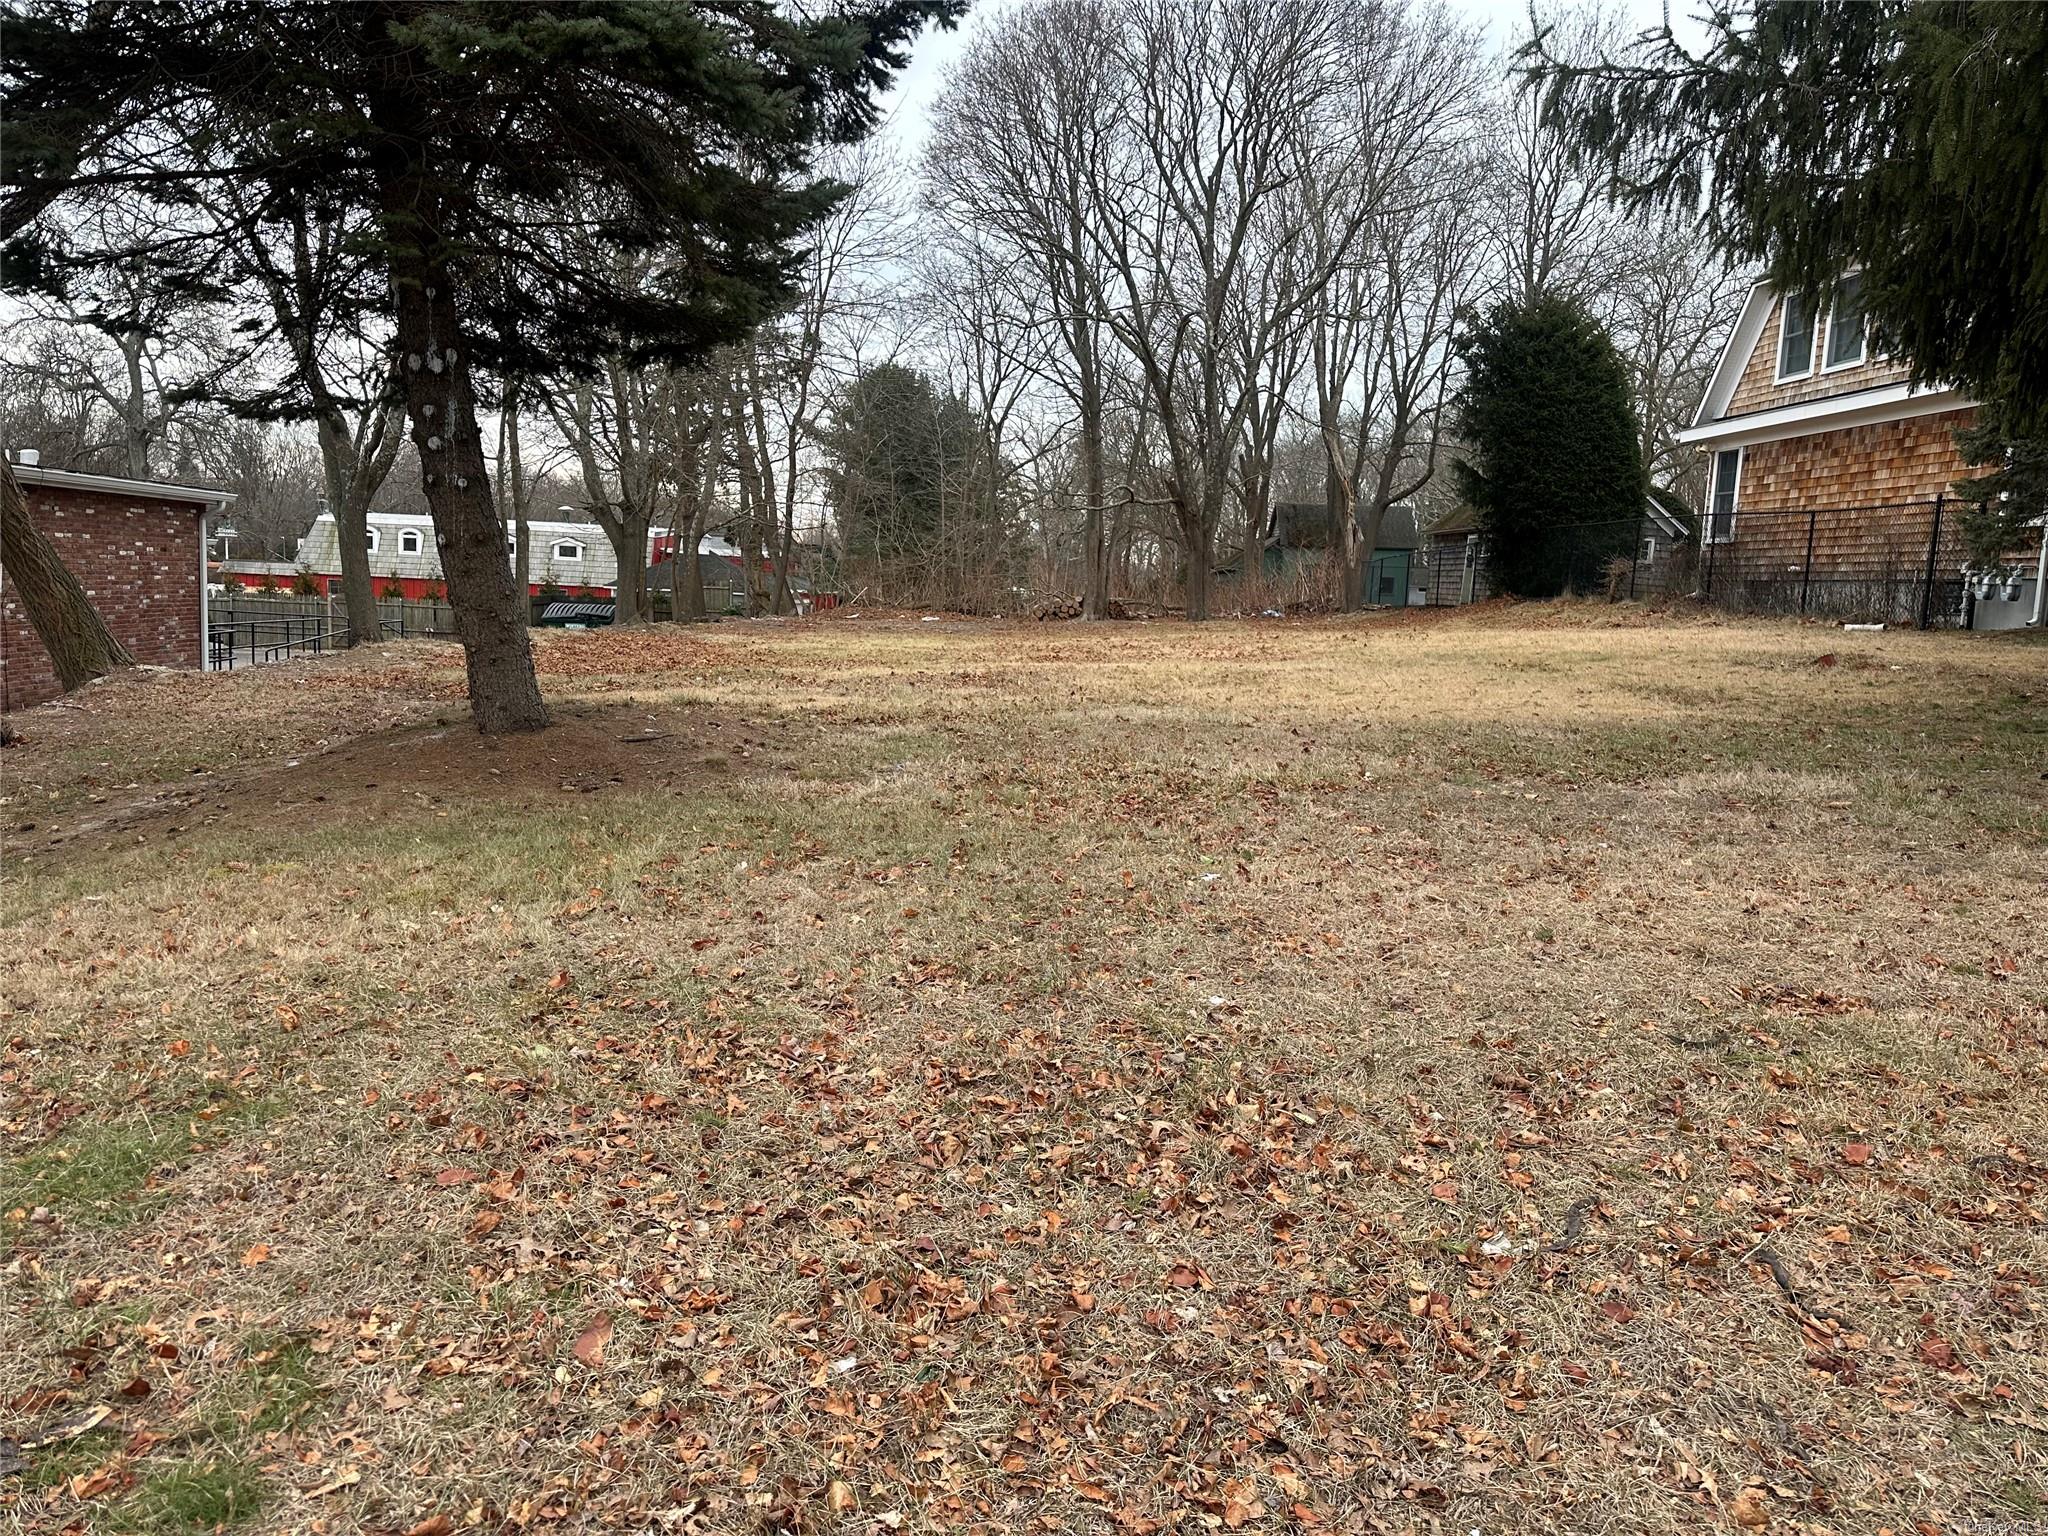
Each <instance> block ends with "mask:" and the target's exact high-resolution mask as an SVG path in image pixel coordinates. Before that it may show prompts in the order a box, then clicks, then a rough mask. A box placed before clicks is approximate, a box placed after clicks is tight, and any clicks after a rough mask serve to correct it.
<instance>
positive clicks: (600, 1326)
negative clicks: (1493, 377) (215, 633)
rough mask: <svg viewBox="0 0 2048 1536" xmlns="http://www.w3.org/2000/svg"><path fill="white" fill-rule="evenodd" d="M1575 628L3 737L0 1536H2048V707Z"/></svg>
mask: <svg viewBox="0 0 2048 1536" xmlns="http://www.w3.org/2000/svg"><path fill="white" fill-rule="evenodd" d="M1617 612H1619V611H1618V610H1608V609H1597V610H1595V609H1570V608H1565V609H1533V608H1532V609H1507V610H1501V609H1495V610H1489V611H1481V612H1476V613H1472V614H1468V615H1465V616H1462V617H1457V618H1452V619H1448V620H1443V619H1413V618H1406V617H1404V618H1397V619H1387V620H1374V621H1364V622H1355V623H1346V624H1269V625H1238V624H1217V625H1214V626H1211V627H1207V628H1204V629H1201V630H1190V629H1188V628H1185V627H1181V626H1140V625H1119V626H1113V627H1107V628H1103V629H1099V630H1084V629H1082V628H1080V627H1079V626H1062V627H1046V628H1037V627H1024V626H1016V627H1001V626H978V625H969V624H961V623H954V622H946V623H918V622H914V621H910V620H895V621H882V620H875V619H840V620H836V621H819V622H814V623H805V624H789V625H753V626H726V627H718V628H714V629H709V630H698V631H689V632H683V631H678V630H675V629H663V630H658V631H652V632H647V633H644V634H640V635H633V634H601V635H587V636H563V637H556V638H551V639H549V640H548V641H546V642H545V644H544V649H543V652H542V667H543V672H544V677H543V681H544V683H545V684H546V686H547V687H548V689H549V692H550V694H551V696H552V697H553V698H554V699H555V700H556V702H557V704H558V707H559V713H560V716H561V720H562V723H561V724H560V725H559V726H558V727H557V728H556V729H555V730H553V731H551V732H549V733H547V735H545V736H544V737H541V738H537V739H529V740H523V741H514V742H506V743H480V742H479V741H477V740H476V738H475V737H474V736H473V735H471V734H470V732H469V730H468V727H467V726H466V724H464V723H463V715H464V706H463V704H462V701H461V698H460V672H459V667H458V666H457V662H458V657H457V656H456V654H455V653H454V652H453V651H452V650H448V649H445V648H437V647H432V646H428V645H424V644H419V643H415V644H413V645H411V646H403V645H396V646H390V647H385V648H383V649H381V650H380V651H378V652H375V653H372V654H369V655H366V656H360V657H356V658H350V659H347V660H336V661H327V662H314V663H305V664H293V665H291V666H287V667H280V668H272V669H267V670H264V671H259V672H253V673H245V674H237V675H234V676H230V677H223V678H216V679H200V678H196V677H190V676H182V677H181V676H172V675H158V676H154V677H145V678H139V679H135V680H131V681H128V682H123V683H117V684H113V685H104V686H101V687H99V688H96V689H93V690H89V691H88V693H87V694H86V695H84V696H83V697H82V698H81V700H80V701H79V703H78V705H77V707H72V708H65V707H59V708H53V709H45V710H42V711H38V712H35V713H34V714H32V715H30V716H28V717H25V718H24V719H23V720H22V721H21V722H20V723H21V724H22V726H23V728H24V730H25V733H26V735H27V737H28V740H27V742H26V744H24V745H21V746H18V747H14V748H11V749H9V750H8V751H7V752H6V753H5V754H4V756H0V772H4V774H5V781H6V782H5V805H4V808H0V813H4V817H5V824H6V826H7V827H8V828H9V829H10V830H9V832H8V850H7V869H6V875H7V888H6V926H5V930H4V932H5V944H4V946H0V956H4V958H0V1048H4V1049H0V1255H4V1257H0V1298H4V1300H0V1435H11V1436H13V1437H15V1438H16V1439H18V1440H27V1441H28V1442H30V1444H29V1448H28V1449H26V1450H23V1451H21V1452H20V1453H19V1454H18V1455H16V1454H15V1452H14V1451H13V1448H12V1447H10V1446H8V1445H7V1444H5V1443H4V1442H0V1526H5V1525H7V1524H8V1522H10V1521H11V1522H13V1523H14V1524H15V1525H16V1526H20V1527H25V1528H27V1529H31V1530H57V1529H62V1528H66V1527H74V1528H79V1529H91V1530H95V1531H99V1530H110V1531H140V1532H149V1533H157V1532H171V1531H182V1530H193V1529H203V1528H210V1527H212V1526H214V1525H216V1524H220V1523H231V1522H233V1521H237V1520H242V1519H246V1520H248V1521H249V1529H251V1530H259V1529H260V1530H300V1531H328V1532H350V1531H378V1532H406V1531H415V1532H420V1533H435V1532H441V1531H446V1530H450V1529H452V1530H455V1531H465V1530H471V1529H474V1530H479V1531H484V1532H498V1531H552V1530H559V1529H571V1530H578V1531H585V1530H632V1531H642V1530H660V1531H694V1530H703V1531H716V1532H727V1531H744V1530H750V1529H755V1528H757V1527H758V1528H776V1527H788V1528H798V1529H802V1530H807V1531H810V1530H817V1531H823V1530H840V1529H843V1530H848V1531H856V1530H858V1531H874V1530H897V1531H920V1530H929V1529H938V1528H952V1527H956V1526H957V1527H968V1528H972V1529H976V1530H983V1531H995V1530H1047V1531H1053V1530H1096V1529H1101V1530H1111V1529H1118V1528H1121V1529H1127V1530H1131V1531H1140V1532H1143V1531H1173V1532H1183V1531H1185V1532H1193V1531H1197V1530H1204V1529H1213V1528H1227V1529H1240V1528H1241V1529H1245V1530H1282V1529H1327V1530H1333V1531H1355V1530H1383V1529H1384V1530H1390V1531H1405V1530H1411V1529H1412V1530H1421V1531H1435V1530H1443V1531H1447V1532H1451V1531H1455V1532H1459V1533H1463V1532H1466V1531H1472V1530H1478V1531H1481V1532H1484V1533H1486V1536H1500V1533H1507V1532H1521V1531H1532V1530H1535V1531H1571V1532H1607V1531H1616V1532H1620V1531H1695V1530H1701V1529H1717V1528H1725V1529H1735V1528H1738V1527H1747V1528H1757V1527H1764V1526H1768V1527H1769V1528H1771V1529H1773V1530H1802V1529H1804V1530H1812V1531H1835V1532H1845V1533H1847V1532H1878V1531H1884V1530H1890V1531H1893V1532H1897V1533H1899V1536H1906V1533H1908V1532H1915V1531H1918V1532H1926V1533H1946V1532H1954V1531H1966V1530H1974V1531H1982V1532H1991V1531H1999V1532H2019V1531H2035V1530H2040V1529H2043V1528H2044V1527H2043V1526H2042V1525H2041V1522H2042V1521H2044V1520H2048V1407H2044V1393H2048V1315H2044V1306H2048V1236H2044V1230H2043V1226H2042V1221H2043V1215H2044V1208H2048V883H2044V882H2048V777H2044V771H2048V648H2044V647H2043V646H2041V645H2039V644H2037V643H2029V642H2025V641H2017V642H2016V641H2013V640H2003V641H2000V640H1992V639H1986V638H1977V637H1968V636H1955V635H1943V636H1923V635H1916V634H1904V635H1895V634H1878V635H1847V634H1843V633H1841V632H1839V631H1833V630H1827V629H1821V628H1798V627H1792V626H1784V625H1777V626H1766V625H1760V624H1759V625H1739V624H1722V623H1718V622H1706V621H1685V620H1677V619H1654V620H1652V619H1645V618H1643V617H1641V616H1630V615H1625V616H1622V617H1616V614H1617ZM102 1410H104V1416H103V1417H101V1418H99V1420H98V1422H97V1423H96V1424H94V1425H93V1427H91V1428H89V1429H83V1430H82V1431H81V1430H80V1426H81V1425H84V1424H86V1423H88V1422H90V1421H91V1419H92V1416H93V1415H94V1414H96V1413H100V1412H101V1411H102ZM39 1429H40V1430H44V1431H46V1434H45V1435H43V1436H40V1437H39V1436H37V1434H36V1433H35V1432H36V1431H38V1430H39ZM39 1441H47V1443H38V1442H39ZM24 1459H25V1461H26V1463H27V1465H26V1466H25V1467H18V1466H16V1467H14V1468H13V1470H12V1472H11V1475H9V1474H10V1467H11V1465H12V1464H14V1463H16V1462H18V1461H20V1460H24Z"/></svg>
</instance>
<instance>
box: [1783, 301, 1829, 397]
mask: <svg viewBox="0 0 2048 1536" xmlns="http://www.w3.org/2000/svg"><path fill="white" fill-rule="evenodd" d="M1794 301H1797V302H1799V303H1801V304H1803V303H1805V302H1806V301H1805V300H1804V299H1803V298H1801V297H1800V296H1799V295H1798V294H1796V293H1788V294H1786V295H1785V297H1784V298H1782V299H1780V300H1779V301H1778V356H1777V365H1778V371H1777V373H1776V374H1775V375H1774V376H1773V378H1772V379H1771V382H1772V383H1773V384H1790V383H1791V382H1792V381H1793V380H1794V379H1810V378H1812V377H1813V355H1814V352H1815V350H1816V349H1817V348H1818V347H1819V346H1820V330H1821V328H1820V326H1819V325H1818V324H1816V323H1815V322H1816V320H1817V319H1818V316H1815V315H1808V316H1807V317H1806V324H1807V332H1806V366H1805V367H1804V368H1801V369H1799V370H1798V371H1797V372H1795V373H1787V372H1785V342H1786V340H1787V339H1788V338H1787V337H1786V335H1785V320H1786V317H1787V316H1788V315H1790V314H1791V312H1792V305H1793V303H1794Z"/></svg>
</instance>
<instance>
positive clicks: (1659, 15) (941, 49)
mask: <svg viewBox="0 0 2048 1536" xmlns="http://www.w3.org/2000/svg"><path fill="white" fill-rule="evenodd" d="M1018 3H1019V0H975V4H974V7H973V9H972V10H970V11H969V12H968V13H967V19H966V20H965V21H963V22H961V23H960V25H959V27H957V28H956V29H955V30H953V31H951V32H938V31H930V30H928V31H927V32H926V33H925V35H924V36H923V37H922V38H920V39H919V40H918V43H917V46H916V48H915V49H914V50H913V52H912V53H911V56H910V65H909V67H908V68H907V69H905V70H904V72H903V73H902V75H901V76H899V77H898V79H897V82H896V87H895V89H894V90H892V91H891V92H890V93H889V96H888V99H887V110H888V113H889V126H888V128H887V130H886V133H887V136H888V137H889V138H890V139H891V140H892V141H894V142H895V144H896V145H897V146H898V147H899V148H900V149H901V150H902V152H903V153H904V154H905V155H906V156H914V155H915V154H916V153H917V151H918V150H919V149H921V148H922V147H923V144H924V135H925V122H926V117H925V114H926V111H927V110H928V108H929V107H930V105H931V103H932V102H933V101H934V100H935V99H936V98H937V96H938V94H939V92H940V90H941V89H943V88H944V86H945V79H946V70H947V67H948V66H949V65H950V64H951V63H952V62H953V61H954V60H955V59H957V58H959V57H960V55H961V54H962V53H963V52H965V51H966V48H967V46H968V44H969V42H970V41H972V39H973V38H974V36H975V34H976V33H977V32H978V31H980V30H981V29H983V28H985V27H986V26H987V25H988V23H989V21H990V20H991V19H992V18H994V17H997V16H1000V15H1001V14H1002V13H1003V12H1004V11H1006V10H1009V9H1011V8H1012V7H1013V6H1014V5H1016V4H1018ZM1449 3H1450V6H1451V9H1453V10H1455V11H1458V12H1461V13H1462V14H1464V15H1466V16H1469V17H1470V18H1472V19H1473V20H1474V21H1476V22H1478V23H1479V24H1480V25H1481V26H1482V27H1484V28H1485V29H1486V34H1487V38H1488V41H1489V42H1491V43H1492V45H1493V46H1494V47H1496V48H1501V47H1505V46H1506V45H1507V43H1508V41H1509V39H1510V38H1511V37H1512V36H1513V35H1514V34H1515V33H1516V32H1517V31H1518V30H1519V29H1520V28H1521V27H1522V26H1523V24H1524V23H1525V22H1526V21H1527V20H1528V16H1529V4H1528V0H1449ZM1693 3H1694V0H1672V3H1671V4H1670V12H1671V20H1672V26H1673V28H1674V30H1676V31H1677V33H1678V35H1679V37H1680V38H1681V39H1683V40H1684V41H1685V42H1687V43H1689V44H1690V43H1696V42H1698V41H1699V39H1700V36H1701V28H1700V27H1699V25H1698V24H1697V23H1696V22H1693V21H1692V20H1691V15H1690V13H1691V11H1692V9H1693ZM1611 8H1612V9H1614V10H1617V11H1619V12H1620V14H1621V16H1622V18H1623V19H1624V20H1625V21H1626V22H1628V23H1629V24H1630V25H1631V26H1632V27H1635V28H1637V29H1642V28H1648V27H1654V26H1657V25H1659V24H1660V23H1661V22H1662V21H1663V19H1664V13H1665V8H1666V7H1665V3H1664V0H1620V3H1618V4H1612V5H1611ZM1556 9H1557V6H1556V4H1555V0H1544V3H1543V4H1541V5H1540V6H1539V12H1540V13H1541V14H1545V15H1548V14H1549V13H1551V12H1553V11H1555V10H1556Z"/></svg>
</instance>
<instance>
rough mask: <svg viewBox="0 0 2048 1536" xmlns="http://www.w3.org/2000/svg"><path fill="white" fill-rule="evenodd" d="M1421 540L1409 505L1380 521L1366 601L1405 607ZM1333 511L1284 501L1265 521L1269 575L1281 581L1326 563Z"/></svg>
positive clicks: (1263, 555)
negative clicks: (1305, 568)
mask: <svg viewBox="0 0 2048 1536" xmlns="http://www.w3.org/2000/svg"><path fill="white" fill-rule="evenodd" d="M1420 543H1421V540H1420V539H1419V537H1418V536H1417V534H1416V529H1415V509H1414V508H1413V507H1412V506H1410V505H1409V504H1408V503H1406V502H1397V503H1396V504H1395V505H1393V506H1391V507H1389V508H1387V510H1386V513H1385V515H1384V516H1382V517H1381V519H1380V531H1379V537H1378V538H1377V539H1375V540H1374V541H1373V550H1372V560H1371V563H1370V564H1369V565H1368V567H1367V569H1366V580H1365V600H1366V601H1367V602H1368V603H1372V604H1377V605H1383V606H1387V607H1395V608H1399V607H1405V606H1406V605H1407V604H1408V602H1409V593H1410V588H1411V587H1412V586H1413V584H1414V583H1413V575H1414V565H1415V551H1416V549H1417V547H1418V545H1419V544H1420ZM1329 544H1330V512H1329V508H1328V507H1327V506H1326V505H1325V504H1324V503H1322V502H1320V501H1280V502H1275V503H1274V504H1273V507H1272V510H1271V511H1270V512H1269V513H1268V514H1267V517H1266V532H1265V536H1264V537H1263V538H1262V539H1261V540H1260V547H1261V556H1260V563H1261V568H1262V569H1263V570H1264V571H1265V573H1266V575H1268V576H1283V575H1286V574H1288V573H1290V572H1292V571H1294V570H1297V569H1299V568H1300V567H1301V566H1302V565H1304V564H1312V563H1313V564H1320V563H1321V562H1322V561H1323V560H1325V559H1327V558H1328V554H1329Z"/></svg>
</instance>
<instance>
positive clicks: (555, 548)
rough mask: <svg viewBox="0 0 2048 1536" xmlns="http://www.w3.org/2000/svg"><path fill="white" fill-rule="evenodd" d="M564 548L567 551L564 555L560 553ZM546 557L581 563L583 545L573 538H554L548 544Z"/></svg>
mask: <svg viewBox="0 0 2048 1536" xmlns="http://www.w3.org/2000/svg"><path fill="white" fill-rule="evenodd" d="M565 549H566V550H568V551H569V553H568V554H566V555H565V554H563V553H562V551H563V550H565ZM548 558H549V559H551V560H569V561H573V562H575V563H576V564H578V565H581V564H582V563H583V546H582V545H581V544H579V543H577V542H576V541H575V540H574V539H556V540H555V541H554V542H553V543H552V544H550V545H549V546H548Z"/></svg>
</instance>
